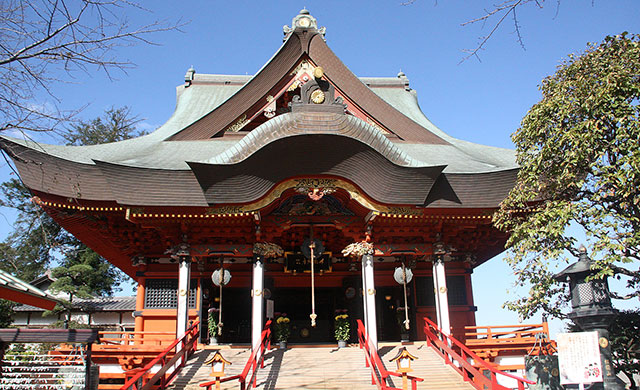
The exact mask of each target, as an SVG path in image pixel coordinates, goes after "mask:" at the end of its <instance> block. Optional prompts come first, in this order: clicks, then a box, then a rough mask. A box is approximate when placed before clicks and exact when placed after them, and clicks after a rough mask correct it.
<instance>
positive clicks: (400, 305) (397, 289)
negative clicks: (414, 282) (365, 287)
mask: <svg viewBox="0 0 640 390" xmlns="http://www.w3.org/2000/svg"><path fill="white" fill-rule="evenodd" d="M407 287H412V286H411V284H409V285H408V286H407ZM411 291H412V288H407V293H408V294H410V293H411ZM407 299H408V302H407V303H408V306H409V320H410V321H411V323H410V325H409V326H410V329H409V330H408V331H407V330H405V328H404V325H403V321H404V319H405V314H404V293H403V289H402V286H392V287H379V288H377V291H376V309H377V313H376V314H377V316H378V339H379V340H381V341H400V340H402V339H404V340H406V339H410V340H414V339H415V334H416V332H415V318H414V317H415V316H414V314H413V310H412V308H413V307H415V305H414V303H413V296H412V295H408V297H407Z"/></svg>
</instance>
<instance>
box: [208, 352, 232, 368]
mask: <svg viewBox="0 0 640 390" xmlns="http://www.w3.org/2000/svg"><path fill="white" fill-rule="evenodd" d="M214 362H224V363H225V364H229V365H231V364H232V363H231V362H230V361H228V360H227V359H225V358H224V356H222V354H221V353H220V351H216V352H215V353H214V354H213V356H212V357H210V358H209V359H208V360H207V361H206V362H204V364H213V363H214Z"/></svg>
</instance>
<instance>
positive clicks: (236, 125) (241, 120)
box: [226, 114, 249, 133]
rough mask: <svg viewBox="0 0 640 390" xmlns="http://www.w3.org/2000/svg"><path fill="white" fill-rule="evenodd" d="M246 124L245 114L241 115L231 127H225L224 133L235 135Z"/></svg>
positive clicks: (247, 120) (247, 121)
mask: <svg viewBox="0 0 640 390" xmlns="http://www.w3.org/2000/svg"><path fill="white" fill-rule="evenodd" d="M247 123H249V119H247V115H246V114H243V115H242V116H241V117H240V118H238V120H237V121H235V122H233V123H232V124H231V126H229V127H227V130H226V131H228V132H231V133H237V132H238V131H240V130H242V128H243V127H245V126H246V125H247Z"/></svg>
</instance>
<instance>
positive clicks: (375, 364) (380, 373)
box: [358, 320, 424, 390]
mask: <svg viewBox="0 0 640 390" xmlns="http://www.w3.org/2000/svg"><path fill="white" fill-rule="evenodd" d="M358 343H359V345H360V349H364V355H365V364H366V366H367V367H371V384H372V385H376V386H378V389H380V390H402V389H398V388H397V387H390V386H389V385H387V380H388V378H389V377H390V376H396V377H400V378H402V374H398V373H397V372H393V371H388V370H387V369H386V368H385V366H384V364H383V363H382V360H380V356H378V351H377V350H376V347H375V346H374V344H373V342H372V341H371V340H370V339H369V335H368V334H367V331H366V330H365V328H364V325H363V324H362V321H360V320H358ZM407 379H410V380H411V389H412V390H416V389H417V388H418V387H417V386H418V384H417V382H422V381H423V380H424V379H422V378H418V377H415V376H412V375H407Z"/></svg>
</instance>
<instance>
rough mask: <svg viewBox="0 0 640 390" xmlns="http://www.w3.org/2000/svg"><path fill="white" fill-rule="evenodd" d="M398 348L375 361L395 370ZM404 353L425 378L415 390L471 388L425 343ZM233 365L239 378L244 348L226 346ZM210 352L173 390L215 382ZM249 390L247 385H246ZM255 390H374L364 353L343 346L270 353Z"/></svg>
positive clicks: (197, 358) (234, 385)
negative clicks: (395, 357) (211, 372)
mask: <svg viewBox="0 0 640 390" xmlns="http://www.w3.org/2000/svg"><path fill="white" fill-rule="evenodd" d="M399 348H400V346H399V345H397V344H393V345H392V344H381V345H380V348H379V355H380V358H381V359H382V360H383V362H384V363H385V365H386V367H387V368H388V369H390V370H394V369H395V367H394V366H395V364H394V363H389V359H391V358H393V357H394V356H395V355H396V354H397V353H398V349H399ZM407 350H408V351H409V352H410V353H411V354H413V355H414V356H417V357H418V359H417V360H415V361H414V362H413V364H412V367H413V369H414V371H413V372H412V373H411V374H412V375H414V376H417V377H421V378H424V380H425V381H424V382H420V383H418V389H429V390H458V389H459V390H463V389H464V390H472V389H473V387H472V386H471V385H469V384H468V383H465V382H464V381H463V380H462V377H461V376H460V375H459V374H458V373H456V372H455V371H454V370H453V368H451V367H449V366H447V365H445V364H444V362H443V360H442V358H440V357H439V356H438V355H437V354H436V353H435V352H433V351H432V350H431V348H429V347H428V346H427V345H426V343H415V344H413V345H409V346H407ZM220 352H221V353H222V355H223V356H224V358H225V359H227V360H229V361H230V362H231V363H232V365H231V366H227V367H226V370H225V371H226V372H225V373H226V375H227V376H231V375H236V374H239V373H240V372H241V371H242V369H243V368H244V365H245V363H246V361H247V359H248V358H249V355H250V352H249V350H248V349H237V348H227V349H222V350H220ZM213 353H214V350H212V349H204V350H201V351H198V352H197V353H195V354H194V355H193V357H192V358H191V359H190V360H189V362H188V363H187V365H186V366H185V367H184V368H183V369H182V371H181V373H180V375H179V376H178V378H177V379H176V380H175V381H174V382H173V384H172V386H171V387H170V389H172V390H196V389H197V390H201V389H204V388H203V387H200V386H198V385H199V384H200V383H203V382H208V381H211V380H213V379H214V378H212V377H210V376H209V373H210V371H211V368H210V367H209V366H205V365H204V364H203V363H204V362H205V361H206V360H207V359H208V358H209V357H210V356H213ZM389 385H391V386H393V387H397V388H402V380H401V379H400V378H393V383H389ZM247 387H248V388H249V386H247ZM221 388H222V389H238V388H239V385H238V381H230V382H226V383H223V384H222V386H221ZM257 388H258V389H283V390H284V389H327V390H328V389H348V390H360V389H368V390H374V389H376V387H375V386H374V385H372V384H371V370H370V368H368V367H365V364H364V352H363V351H362V350H361V349H359V348H358V347H357V345H354V346H351V347H348V348H341V349H338V348H332V347H308V348H304V347H296V348H289V349H286V350H283V349H273V350H271V351H269V352H268V353H267V354H266V355H265V367H264V368H263V369H261V370H259V371H258V380H257Z"/></svg>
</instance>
